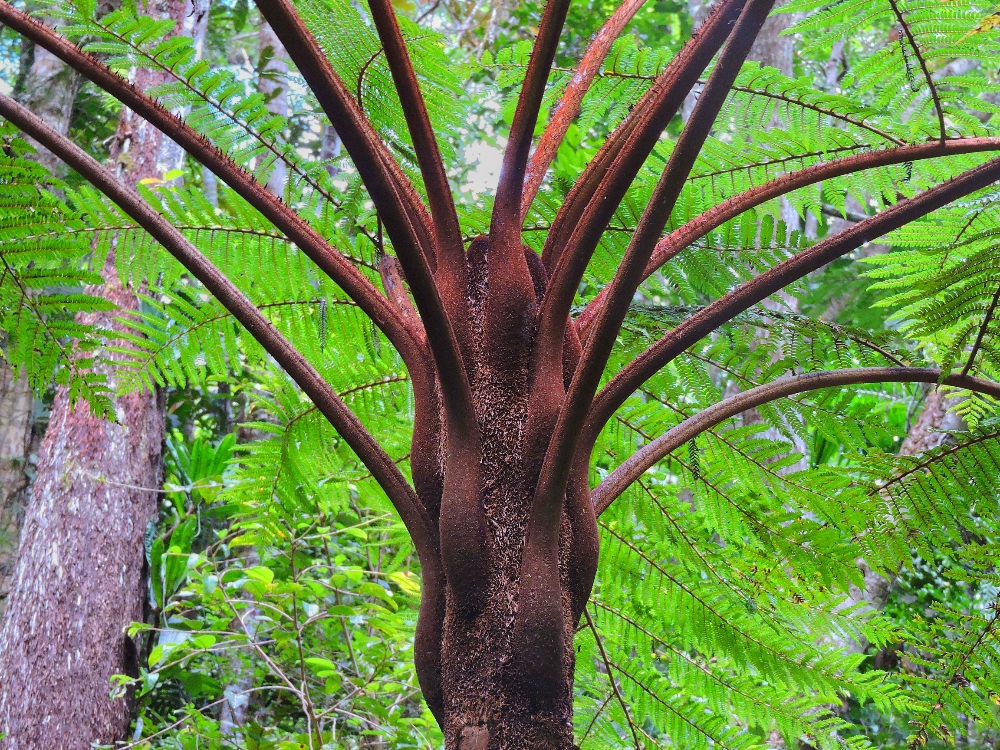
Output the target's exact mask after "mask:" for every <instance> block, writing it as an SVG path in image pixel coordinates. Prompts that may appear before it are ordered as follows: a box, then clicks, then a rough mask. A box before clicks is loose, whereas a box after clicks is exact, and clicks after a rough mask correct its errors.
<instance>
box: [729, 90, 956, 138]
mask: <svg viewBox="0 0 1000 750" xmlns="http://www.w3.org/2000/svg"><path fill="white" fill-rule="evenodd" d="M732 90H733V91H739V92H740V93H742V94H751V95H753V96H763V97H765V98H767V99H774V100H775V101H779V102H786V103H787V104H793V105H795V106H796V107H802V108H803V109H809V110H812V111H813V112H818V113H819V114H821V115H827V116H828V117H833V118H835V119H837V120H841V121H843V122H847V123H850V124H851V125H853V126H855V127H857V128H861V129H862V130H867V131H869V132H871V133H874V134H875V135H877V136H879V137H881V138H885V139H886V140H887V141H891V142H892V143H895V144H896V145H897V146H905V145H906V142H905V141H902V140H900V139H899V138H897V137H896V136H894V135H892V134H891V133H887V132H886V131H884V130H880V129H879V128H876V127H875V126H874V125H869V124H868V123H866V122H865V121H864V120H859V119H858V118H856V117H851V116H850V115H845V114H842V113H839V112H836V111H834V110H832V109H827V108H826V107H821V106H819V105H818V104H810V103H808V102H804V101H802V100H801V99H795V98H793V97H791V96H786V95H785V94H776V93H774V92H773V91H766V90H765V91H761V90H759V89H752V88H750V87H749V86H733V87H732ZM942 140H943V139H942Z"/></svg>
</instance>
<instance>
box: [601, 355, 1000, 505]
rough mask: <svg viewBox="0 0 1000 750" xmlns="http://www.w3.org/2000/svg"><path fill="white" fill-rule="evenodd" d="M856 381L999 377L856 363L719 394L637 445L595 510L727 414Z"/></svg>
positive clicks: (979, 385)
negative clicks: (723, 396) (726, 395)
mask: <svg viewBox="0 0 1000 750" xmlns="http://www.w3.org/2000/svg"><path fill="white" fill-rule="evenodd" d="M861 383H943V384H944V385H951V386H955V387H958V388H965V389H967V390H970V391H974V392H976V393H986V394H988V395H990V396H993V397H994V398H1000V383H995V382H993V381H990V380H983V379H981V378H973V377H969V376H968V375H965V374H964V373H963V374H961V375H949V376H947V377H945V378H944V379H942V378H941V371H940V370H938V369H936V368H932V367H860V368H848V369H844V370H829V371H826V372H809V373H803V374H802V375H793V376H791V377H787V378H782V379H780V380H775V381H774V382H772V383H767V384H765V385H760V386H757V387H756V388H751V389H750V390H748V391H743V392H741V393H738V394H736V395H734V396H730V397H729V398H726V399H723V400H722V401H719V402H718V403H716V404H713V405H712V406H710V407H708V408H707V409H703V410H702V411H700V412H698V413H697V414H695V415H694V416H693V417H688V418H687V419H685V420H684V421H683V422H681V423H680V424H678V425H675V426H674V427H671V428H670V429H669V430H667V432H666V433H664V434H663V435H661V436H660V437H658V438H656V440H654V441H653V442H651V443H648V444H647V445H645V446H643V447H642V448H640V449H639V450H638V451H636V452H635V453H634V454H632V455H631V456H630V457H629V458H628V459H626V460H625V461H624V462H622V463H621V464H620V465H619V466H618V468H616V469H615V470H614V471H613V472H611V474H609V475H608V477H607V478H606V479H605V480H604V481H603V482H601V483H600V484H599V485H597V487H596V488H595V489H594V491H593V492H592V493H591V501H592V502H593V503H594V509H595V512H596V513H597V515H600V514H601V513H603V512H604V511H605V510H607V508H608V506H609V505H611V503H612V502H614V500H615V499H616V498H617V497H619V496H620V495H621V494H622V493H623V492H624V491H625V490H626V489H627V488H628V486H629V485H630V484H632V482H634V481H636V480H637V479H638V478H639V477H641V476H642V475H643V473H645V472H646V470H647V469H650V468H652V467H653V466H655V465H656V464H657V463H658V462H659V461H661V460H662V459H663V458H664V457H666V456H667V455H669V454H670V453H671V452H672V451H674V450H676V449H677V448H679V447H680V446H682V445H684V443H686V442H688V441H689V440H692V439H694V438H695V437H697V436H698V435H700V434H701V433H703V432H705V431H706V430H710V429H711V428H713V427H715V426H716V425H718V424H721V423H722V422H725V421H726V420H727V419H729V418H730V417H734V416H736V415H737V414H741V413H742V412H745V411H748V410H750V409H755V408H757V407H758V406H761V405H763V404H766V403H769V402H771V401H776V400H777V399H779V398H785V397H786V396H791V395H793V394H796V393H803V392H805V391H814V390H818V389H821V388H836V387H839V386H844V385H858V384H861Z"/></svg>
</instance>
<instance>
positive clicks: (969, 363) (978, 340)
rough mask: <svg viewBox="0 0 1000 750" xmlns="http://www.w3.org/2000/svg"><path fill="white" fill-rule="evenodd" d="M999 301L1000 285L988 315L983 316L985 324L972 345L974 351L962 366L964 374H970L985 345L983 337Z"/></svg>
mask: <svg viewBox="0 0 1000 750" xmlns="http://www.w3.org/2000/svg"><path fill="white" fill-rule="evenodd" d="M997 303H1000V286H998V287H997V290H996V293H995V294H994V295H993V299H992V300H991V301H990V306H989V307H988V308H987V309H986V316H985V317H984V318H983V324H982V325H981V326H980V327H979V334H978V335H977V336H976V343H974V344H973V345H972V351H971V352H969V359H968V360H967V361H966V363H965V367H963V368H962V374H963V375H968V374H969V370H971V369H972V364H973V363H974V362H975V361H976V355H977V354H978V353H979V347H981V346H982V345H983V339H984V338H985V337H986V329H987V328H988V327H989V325H990V321H991V320H993V313H995V312H996V309H997Z"/></svg>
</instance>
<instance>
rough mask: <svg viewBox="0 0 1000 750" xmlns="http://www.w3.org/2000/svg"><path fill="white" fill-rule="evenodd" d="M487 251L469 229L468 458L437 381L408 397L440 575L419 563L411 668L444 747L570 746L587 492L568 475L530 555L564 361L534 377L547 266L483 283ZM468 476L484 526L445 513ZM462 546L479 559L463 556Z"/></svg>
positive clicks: (588, 580)
mask: <svg viewBox="0 0 1000 750" xmlns="http://www.w3.org/2000/svg"><path fill="white" fill-rule="evenodd" d="M489 253H490V240H488V239H487V238H485V237H481V238H479V239H477V240H475V241H474V242H473V243H472V245H471V247H470V249H469V251H468V255H467V270H468V293H467V298H466V303H467V304H468V308H469V310H470V321H469V324H470V331H469V333H470V336H469V340H470V342H471V343H470V346H469V349H468V350H467V351H468V352H469V354H470V360H471V363H472V366H471V368H470V369H471V371H472V372H471V375H472V377H471V381H472V399H473V404H474V406H475V410H476V416H477V421H478V424H479V429H480V435H481V443H482V456H481V460H479V461H478V463H477V464H473V465H470V464H469V463H467V462H466V461H465V460H464V459H463V458H462V451H461V450H459V449H456V447H455V446H454V444H453V443H452V441H450V440H449V437H448V427H447V425H442V424H440V422H439V414H440V412H439V411H438V409H437V408H436V402H437V400H438V399H437V396H438V389H437V388H435V389H434V390H433V392H431V393H429V394H423V397H422V398H421V394H420V393H418V394H417V395H418V400H419V401H420V402H422V403H423V404H424V408H418V413H417V423H416V426H415V427H416V429H415V431H414V441H413V456H414V463H413V466H414V482H415V485H416V487H417V489H418V492H419V493H420V495H421V499H422V500H423V501H424V503H425V505H426V506H427V507H428V508H429V509H430V510H431V513H432V514H434V515H438V516H439V518H440V530H441V531H440V533H441V547H442V563H443V567H444V571H445V572H444V575H443V576H438V577H437V578H435V577H434V575H433V574H432V573H431V572H430V571H427V570H426V568H425V574H424V580H425V594H424V603H423V607H422V610H421V618H420V623H419V626H418V633H417V644H416V651H417V656H416V663H417V670H418V676H419V677H420V681H421V686H422V688H423V690H424V695H425V697H426V698H427V700H428V704H429V705H430V706H431V709H432V710H433V711H434V713H435V714H436V716H437V718H438V720H439V722H440V723H441V726H442V727H443V729H444V733H445V737H446V743H447V747H448V748H455V749H456V750H514V749H515V748H517V749H518V750H521V749H523V748H538V749H539V750H540V749H541V748H545V749H546V750H548V749H552V750H569V748H572V747H573V724H572V716H573V713H572V709H573V673H574V651H573V634H574V631H575V629H576V625H577V623H578V622H579V621H580V618H581V614H582V607H583V604H584V603H585V602H586V599H587V597H588V595H589V592H590V587H591V585H592V583H593V577H594V572H595V569H596V564H597V529H596V524H595V520H594V516H593V513H592V512H591V511H590V504H589V500H588V499H587V497H586V494H585V490H584V494H582V495H581V494H580V493H579V491H578V490H579V488H581V487H584V488H585V486H586V485H585V477H580V476H576V475H574V480H576V481H574V482H572V484H571V489H570V492H569V493H568V494H569V497H570V500H571V501H570V502H568V503H563V510H562V513H561V521H560V522H559V525H558V529H559V530H558V539H557V540H555V541H556V546H557V552H556V554H557V561H556V562H557V566H558V567H557V569H556V570H554V571H553V570H549V569H548V568H547V566H546V564H545V561H541V562H539V561H538V560H534V561H533V558H532V555H531V554H530V553H526V546H528V545H530V542H527V543H526V538H529V539H530V537H531V535H532V531H529V530H528V527H529V525H530V526H532V529H534V528H535V526H534V524H532V523H531V522H530V521H529V517H530V514H531V505H532V499H533V497H534V494H535V489H536V484H537V482H538V478H539V473H540V470H541V466H542V460H543V458H544V448H545V442H544V436H546V435H547V434H549V433H551V430H552V428H553V426H554V422H553V417H554V415H555V413H556V409H557V408H558V405H559V403H560V402H561V401H562V400H563V398H564V395H563V394H564V386H565V383H566V382H568V380H569V378H570V377H571V375H572V369H573V367H575V358H574V357H572V356H568V357H567V364H566V367H565V371H564V372H557V373H555V374H554V376H553V377H551V378H548V379H547V380H548V381H551V382H546V379H545V378H541V379H539V378H536V379H535V380H534V382H532V380H531V377H530V374H529V361H530V353H531V350H532V346H533V343H534V340H535V336H536V331H535V324H534V321H535V320H536V319H537V316H536V314H535V313H536V312H537V311H536V298H537V295H538V292H540V291H541V290H542V288H543V286H544V283H545V278H544V277H545V271H544V269H543V268H542V266H541V264H540V263H538V262H536V261H537V256H535V255H534V253H530V252H529V253H527V254H526V257H527V258H528V261H529V263H528V265H529V267H530V271H531V278H525V279H522V280H521V281H520V283H519V282H518V281H517V280H515V279H511V278H506V279H504V280H503V283H502V284H498V283H497V280H496V279H493V280H492V283H491V280H490V279H489V278H488V276H489V272H488V270H487V269H488V266H489V262H488V256H489ZM498 287H499V288H498ZM498 298H499V299H498ZM570 348H572V347H570ZM417 387H418V388H419V385H418V386H417ZM538 393H549V394H551V395H552V400H551V403H550V405H549V406H550V409H548V410H546V414H545V415H544V416H543V417H541V418H540V419H538V418H537V417H533V418H531V419H529V413H531V412H530V409H529V406H530V405H531V402H532V398H533V396H537V394H538ZM428 407H429V408H428ZM532 435H535V436H537V437H538V439H537V440H532V438H531V437H530V436H532ZM455 475H458V479H456V478H455ZM470 477H472V478H475V479H474V482H473V484H474V486H473V487H472V492H473V493H474V497H475V499H476V502H475V506H478V507H481V508H482V509H483V510H484V514H485V516H484V518H483V519H481V520H483V521H484V522H485V523H484V524H483V525H482V526H480V525H479V524H478V522H477V519H475V518H472V517H463V516H462V514H461V510H460V509H458V510H456V507H455V506H459V505H460V504H464V502H463V498H462V497H461V492H456V491H455V490H454V488H456V487H457V488H459V489H462V488H465V487H467V486H468V484H469V478H470ZM581 479H582V480H583V481H579V480H581ZM574 499H575V500H580V501H581V502H572V500H574ZM580 509H583V512H576V511H577V510H580ZM473 515H474V514H473ZM470 549H476V550H478V553H477V554H475V555H473V559H471V560H469V561H467V560H464V559H463V555H465V554H466V553H468V552H469V550H470ZM552 573H554V575H552ZM531 582H534V583H536V584H537V583H538V582H541V583H542V588H543V589H545V591H544V594H545V595H539V592H538V591H537V590H535V591H534V595H532V596H528V595H526V593H525V592H526V590H527V589H528V588H531ZM515 621H518V622H519V623H520V624H521V625H520V627H518V626H516V625H515Z"/></svg>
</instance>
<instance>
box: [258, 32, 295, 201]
mask: <svg viewBox="0 0 1000 750" xmlns="http://www.w3.org/2000/svg"><path fill="white" fill-rule="evenodd" d="M257 40H258V42H259V46H260V80H259V81H258V83H257V88H258V90H259V91H260V93H262V94H263V95H264V96H265V97H267V110H268V112H271V113H272V114H275V115H279V116H281V117H288V80H287V77H288V60H287V59H286V57H287V56H288V53H287V52H285V48H284V46H282V44H281V41H280V40H279V39H278V37H277V36H276V35H275V33H274V31H273V30H272V29H271V24H269V23H267V22H266V21H265V22H264V23H262V24H261V27H260V31H259V32H258V33H257ZM287 181H288V166H287V165H286V164H285V162H283V161H281V160H280V159H277V160H275V162H274V167H273V168H272V170H271V174H270V175H269V177H268V180H267V189H268V190H269V191H270V192H271V193H272V194H274V195H276V196H278V197H279V198H280V197H281V196H282V195H283V194H284V192H285V183H286V182H287Z"/></svg>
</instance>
